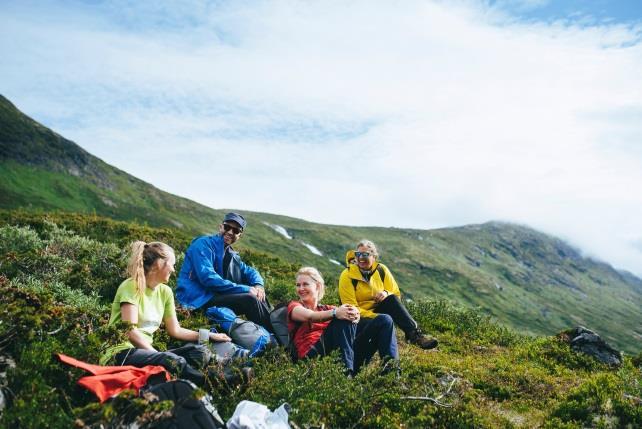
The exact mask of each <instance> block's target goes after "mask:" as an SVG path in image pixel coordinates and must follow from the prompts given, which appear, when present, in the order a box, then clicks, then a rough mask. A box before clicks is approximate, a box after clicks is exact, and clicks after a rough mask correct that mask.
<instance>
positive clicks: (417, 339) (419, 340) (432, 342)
mask: <svg viewBox="0 0 642 429" xmlns="http://www.w3.org/2000/svg"><path fill="white" fill-rule="evenodd" d="M406 341H408V342H409V343H410V344H414V345H416V346H418V347H421V348H422V349H424V350H430V349H434V348H435V347H437V344H439V342H438V341H437V339H436V338H433V337H431V336H430V335H424V334H423V333H422V332H421V331H420V330H418V329H417V330H416V331H415V332H413V333H412V334H410V335H408V336H407V337H406Z"/></svg>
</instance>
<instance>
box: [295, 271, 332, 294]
mask: <svg viewBox="0 0 642 429" xmlns="http://www.w3.org/2000/svg"><path fill="white" fill-rule="evenodd" d="M299 276H308V277H310V278H311V279H312V280H314V282H315V283H316V284H317V285H318V286H319V302H321V299H322V298H323V295H325V282H324V281H323V276H322V275H321V273H320V272H319V270H317V269H316V268H314V267H301V269H299V271H297V272H296V276H295V278H296V277H299Z"/></svg>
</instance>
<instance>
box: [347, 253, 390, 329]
mask: <svg viewBox="0 0 642 429" xmlns="http://www.w3.org/2000/svg"><path fill="white" fill-rule="evenodd" d="M372 271H373V273H372V276H370V281H366V280H365V279H364V278H363V275H362V274H361V271H360V270H359V267H358V266H356V265H351V266H349V267H348V268H346V269H345V270H343V272H342V273H341V277H340V278H339V298H341V303H342V304H352V305H354V306H355V307H357V308H358V309H359V311H360V312H361V317H364V318H366V319H372V318H374V317H376V316H377V313H375V312H374V311H373V310H374V308H375V306H376V303H375V301H374V296H375V295H376V294H377V292H381V291H382V290H386V291H388V292H389V293H391V294H394V295H397V296H398V297H400V298H401V292H400V291H399V286H397V282H396V281H395V278H394V277H393V276H392V273H391V272H390V270H389V269H388V267H386V266H385V265H383V264H380V263H378V262H375V263H374V265H373V266H372ZM380 271H383V274H384V275H383V277H384V278H383V280H382V279H381V273H380ZM353 280H355V282H353ZM354 283H356V286H355V285H354Z"/></svg>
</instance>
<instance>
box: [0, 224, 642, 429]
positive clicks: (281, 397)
mask: <svg viewBox="0 0 642 429" xmlns="http://www.w3.org/2000/svg"><path fill="white" fill-rule="evenodd" d="M54 220H55V221H54ZM18 225H20V226H18ZM71 228H73V229H74V230H75V231H78V232H72V231H71V230H70V229H71ZM141 237H143V238H146V237H159V238H161V239H163V240H165V241H167V242H169V243H170V244H172V245H173V246H174V247H175V248H176V250H177V252H178V253H179V255H178V260H179V263H180V260H181V259H182V258H181V255H180V253H181V252H182V251H183V250H184V249H185V246H186V244H187V237H186V235H185V234H184V233H183V232H182V231H180V230H177V229H175V228H164V229H155V228H151V227H148V226H144V225H138V224H133V223H123V222H115V221H112V220H109V219H105V218H101V217H98V216H80V215H65V214H58V215H55V214H54V215H48V216H40V215H34V214H32V213H18V212H11V213H9V212H4V213H2V217H1V218H0V292H1V293H2V296H3V305H2V307H0V362H6V361H8V360H13V361H15V364H16V365H15V367H14V368H11V369H9V370H8V371H7V372H6V378H5V377H4V376H3V375H2V374H0V387H2V388H3V391H4V392H6V393H7V394H8V396H9V397H10V398H11V401H10V404H9V405H8V406H7V408H6V409H4V410H3V411H2V412H0V427H6V428H16V427H20V428H40V427H51V428H68V427H86V428H99V427H125V426H126V425H128V424H130V423H131V422H132V421H134V420H136V422H137V424H138V425H139V427H140V426H142V427H153V425H154V422H155V421H157V420H158V419H159V418H161V417H162V410H163V409H166V406H165V405H163V404H161V405H152V404H149V403H147V402H146V400H144V399H136V398H134V397H133V396H131V395H126V394H123V395H121V396H120V397H119V399H118V400H115V401H112V402H109V403H106V404H105V405H100V404H98V403H97V402H96V401H95V398H94V397H93V396H92V395H90V394H89V393H88V392H86V391H84V390H83V389H81V388H80V387H78V386H76V385H75V382H76V381H77V379H78V378H79V377H80V376H81V375H82V372H81V371H79V370H75V369H71V368H70V367H67V366H64V365H62V364H60V363H58V362H56V361H55V360H54V359H53V358H52V353H54V352H64V353H66V354H68V355H71V356H74V357H76V358H79V359H82V360H85V361H88V362H96V361H97V359H98V356H99V354H100V353H101V350H102V349H103V348H104V347H105V346H106V345H108V344H110V343H111V342H113V341H118V338H119V335H120V334H119V332H118V331H117V330H113V329H106V328H105V324H106V322H107V317H108V314H109V307H108V306H109V302H110V301H111V299H112V298H113V295H114V292H115V290H116V288H117V286H118V284H119V283H120V281H121V280H122V272H123V269H124V264H125V260H124V255H125V254H124V250H123V249H122V247H123V245H124V244H125V243H128V242H130V241H132V240H133V239H136V238H141ZM243 253H244V254H243V257H244V259H246V260H247V261H249V262H250V263H251V264H253V265H254V266H256V267H257V268H258V269H259V270H261V272H262V273H266V275H267V277H268V293H269V294H270V296H272V297H273V298H274V299H275V300H285V299H288V298H290V297H292V296H293V293H294V287H293V280H294V278H293V276H294V273H295V271H296V269H297V265H293V264H289V263H287V262H285V261H283V260H281V259H279V258H275V257H273V256H270V255H267V254H264V253H260V252H255V251H250V250H246V251H244V252H243ZM171 285H172V286H173V281H172V284H171ZM336 298H337V291H336V285H334V284H330V285H329V290H328V294H327V298H326V299H325V301H326V302H336ZM409 309H410V311H411V312H412V313H413V315H414V316H415V317H416V319H417V320H418V322H419V323H420V325H421V327H422V328H423V329H424V330H426V331H429V332H432V333H433V334H435V335H437V336H438V337H439V339H440V347H439V350H437V351H432V352H426V351H423V350H420V349H418V348H416V347H414V346H409V345H407V344H405V343H404V342H403V340H402V339H401V338H399V340H400V345H401V350H400V352H401V364H402V368H403V370H402V374H401V377H400V378H398V379H397V378H395V377H394V375H393V374H389V375H387V376H385V377H382V376H380V375H378V369H379V367H378V365H379V362H377V361H375V362H373V363H372V364H371V365H370V366H369V367H368V368H366V369H365V370H364V371H363V372H361V373H360V374H359V375H358V376H357V377H355V378H354V379H352V380H351V379H347V378H345V377H344V376H343V375H342V373H341V366H340V365H339V364H338V363H336V362H335V361H334V360H332V359H330V358H329V359H323V360H312V361H307V362H300V363H298V364H292V363H291V362H290V361H289V359H288V357H287V355H286V353H285V352H284V351H282V350H274V351H272V352H270V353H269V354H268V355H267V356H265V357H263V358H260V359H256V360H255V364H254V368H255V371H256V378H255V380H254V381H253V383H252V384H251V385H250V386H249V387H246V388H232V387H229V386H226V385H225V384H223V383H221V382H219V381H218V380H217V379H216V378H212V379H211V380H210V381H211V384H209V385H208V387H207V390H208V391H210V392H211V394H212V395H213V397H214V402H215V404H216V405H217V407H218V409H219V412H220V413H221V414H222V415H223V417H224V418H229V417H230V416H231V414H232V412H233V410H234V408H235V406H236V404H237V403H238V402H239V401H240V400H243V399H249V400H254V401H258V402H261V403H264V404H265V405H267V406H269V407H270V408H272V409H274V408H276V407H277V406H279V405H280V404H281V403H282V402H284V401H287V402H288V403H290V404H291V406H292V412H291V415H290V417H291V419H292V421H293V422H295V423H296V424H297V425H298V427H322V426H324V427H340V428H344V427H355V428H361V427H363V428H365V427H382V428H387V427H436V428H532V427H543V428H584V427H604V428H607V427H624V428H626V427H631V428H633V427H640V426H641V425H642V407H641V406H640V398H641V397H642V383H641V382H642V371H641V369H640V366H641V365H642V354H639V355H637V356H636V357H634V358H630V357H625V359H624V363H623V365H622V367H621V368H608V367H606V366H604V365H602V364H599V363H597V362H596V361H594V360H593V359H592V358H589V357H586V356H584V355H579V354H576V353H574V352H572V351H571V350H570V349H569V347H568V345H567V344H566V343H565V342H564V341H563V340H562V339H561V337H559V338H558V337H555V336H548V337H539V338H532V337H528V336H524V335H522V334H521V333H518V332H516V331H513V330H510V329H507V328H505V327H503V326H501V325H498V324H497V323H495V322H493V321H492V320H491V319H490V318H488V317H487V316H485V315H484V314H483V313H480V312H478V311H475V310H470V309H466V308H463V307H460V306H457V305H455V304H453V303H452V302H450V301H447V300H416V301H415V302H413V303H411V304H409ZM179 318H180V319H181V323H182V324H183V325H184V326H187V327H191V328H198V327H203V326H205V324H206V322H205V320H204V319H202V318H201V317H199V316H194V315H188V314H187V313H185V312H179ZM157 339H158V340H159V344H158V347H159V348H161V349H162V348H163V347H168V346H171V345H172V343H171V342H170V340H169V338H168V337H167V336H166V335H163V334H162V332H161V335H159V336H158V337H157ZM213 369H216V368H213ZM145 425H147V426H145Z"/></svg>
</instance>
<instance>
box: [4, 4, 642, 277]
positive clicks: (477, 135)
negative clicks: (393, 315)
mask: <svg viewBox="0 0 642 429" xmlns="http://www.w3.org/2000/svg"><path fill="white" fill-rule="evenodd" d="M641 4H642V2H638V1H629V2H618V1H611V2H606V1H598V0H592V1H581V2H580V1H574V2H573V1H562V0H560V1H545V0H522V1H507V0H506V1H504V0H496V1H481V0H480V1H474V0H455V1H428V0H407V1H404V2H390V1H383V0H369V1H366V0H355V1H351V2H345V1H339V0H326V1H296V0H275V1H267V0H266V1H247V2H236V1H216V2H204V1H197V0H182V1H175V2H132V1H124V0H123V1H86V2H81V1H59V2H56V1H49V2H47V1H21V2H8V1H0V55H1V56H2V58H3V61H2V62H1V63H0V93H2V94H3V95H5V96H6V97H8V98H9V99H10V100H12V101H13V102H14V103H15V104H16V105H17V106H18V107H19V108H20V109H21V110H23V111H24V112H26V113H27V114H28V115H30V116H32V117H34V118H35V119H36V120H38V121H40V122H42V123H44V124H45V125H47V126H49V127H51V128H53V129H54V130H56V131H57V132H59V133H60V134H62V135H64V136H66V137H67V138H70V139H71V140H73V141H75V142H77V143H78V144H80V145H81V146H82V147H84V148H85V149H87V150H88V151H90V152H91V153H93V154H95V155H97V156H98V157H100V158H102V159H103V160H105V161H106V162H108V163H110V164H112V165H115V166H117V167H119V168H121V169H123V170H125V171H127V172H129V173H131V174H134V175H136V176H138V177H140V178H141V179H143V180H146V181H148V182H151V183H153V184H155V185H156V186H158V187H159V188H161V189H164V190H167V191H169V192H172V193H175V194H178V195H182V196H185V197H188V198H191V199H193V200H196V201H198V202H200V203H203V204H206V205H208V206H211V207H215V208H222V207H234V208H238V209H245V210H256V211H265V212H272V213H279V214H285V215H290V216H295V217H300V218H304V219H308V220H312V221H318V222H325V223H334V224H348V225H380V226H397V227H416V228H435V227H443V226H454V225H463V224H468V223H478V222H485V221H488V220H507V221H513V222H519V223H524V224H528V225H531V226H533V227H535V228H538V229H540V230H543V231H545V232H549V233H552V234H555V235H557V236H560V237H562V238H564V239H567V240H569V241H570V242H571V243H573V244H575V245H577V246H579V247H580V248H581V249H582V250H583V251H584V252H585V253H586V254H588V255H591V256H596V257H599V258H602V259H604V260H606V261H608V262H610V263H612V264H614V265H615V266H617V267H620V268H626V269H629V270H631V271H634V272H636V273H638V274H642V250H641V249H642V248H641V246H640V243H642V197H641V196H640V193H639V192H637V191H636V190H639V189H641V188H642V168H641V167H642V165H641V164H642V83H641V80H640V76H642V42H641V35H642V12H641V8H642V6H641ZM231 178H232V179H231Z"/></svg>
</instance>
